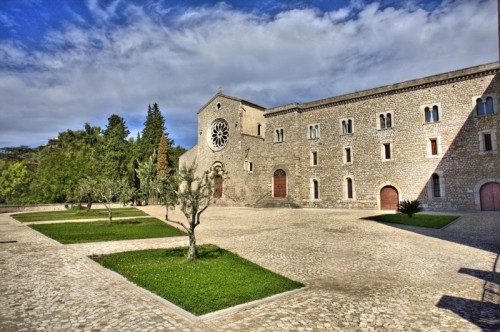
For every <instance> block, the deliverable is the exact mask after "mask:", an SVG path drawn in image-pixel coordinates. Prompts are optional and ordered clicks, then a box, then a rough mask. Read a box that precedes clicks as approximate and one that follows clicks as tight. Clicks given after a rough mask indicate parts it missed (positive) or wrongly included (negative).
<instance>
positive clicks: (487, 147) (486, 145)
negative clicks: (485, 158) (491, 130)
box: [484, 134, 493, 151]
mask: <svg viewBox="0 0 500 332" xmlns="http://www.w3.org/2000/svg"><path fill="white" fill-rule="evenodd" d="M492 150H493V144H492V141H491V134H484V151H492Z"/></svg>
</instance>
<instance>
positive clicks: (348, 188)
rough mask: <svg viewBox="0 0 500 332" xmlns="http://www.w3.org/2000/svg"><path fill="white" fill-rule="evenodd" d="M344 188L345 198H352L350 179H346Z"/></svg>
mask: <svg viewBox="0 0 500 332" xmlns="http://www.w3.org/2000/svg"><path fill="white" fill-rule="evenodd" d="M346 187H347V198H353V194H352V179H351V178H347V179H346Z"/></svg>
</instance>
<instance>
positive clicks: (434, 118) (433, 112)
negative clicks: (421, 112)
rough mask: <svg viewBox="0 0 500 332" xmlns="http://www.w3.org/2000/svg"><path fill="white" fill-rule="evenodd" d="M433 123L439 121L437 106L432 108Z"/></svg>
mask: <svg viewBox="0 0 500 332" xmlns="http://www.w3.org/2000/svg"><path fill="white" fill-rule="evenodd" d="M432 121H433V122H436V121H439V109H438V107H437V106H436V105H434V106H432Z"/></svg>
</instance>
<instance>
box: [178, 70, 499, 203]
mask: <svg viewBox="0 0 500 332" xmlns="http://www.w3.org/2000/svg"><path fill="white" fill-rule="evenodd" d="M499 72H500V63H498V62H497V63H492V64H486V65H481V66H476V67H472V68H467V69H463V70H458V71H453V72H449V73H445V74H439V75H435V76H431V77H426V78H422V79H417V80H412V81H408V82H403V83H398V84H394V85H390V86H384V87H380V88H375V89H370V90H366V91H362V92H356V93H351V94H347V95H342V96H338V97H333V98H327V99H322V100H317V101H313V102H309V103H303V104H297V103H294V104H288V105H283V106H279V107H275V108H270V109H265V108H264V107H260V106H258V105H255V104H253V103H250V102H247V101H245V100H242V99H238V98H234V97H230V96H227V95H225V94H223V93H222V92H219V93H217V94H216V95H215V96H214V97H213V98H212V99H211V100H210V101H209V102H208V103H207V104H206V105H205V106H203V107H202V108H201V109H200V111H199V112H198V144H197V145H196V146H194V147H193V148H191V149H190V150H189V151H188V152H186V154H184V155H183V156H182V157H181V164H189V163H192V162H193V161H194V160H196V163H197V164H198V171H199V172H202V171H204V170H206V169H209V168H210V167H214V166H216V165H220V166H221V167H223V168H224V170H225V171H227V176H228V177H227V178H225V179H224V182H223V195H222V198H221V199H220V200H219V202H221V203H225V204H231V205H250V206H253V205H258V204H259V202H262V201H263V200H265V199H268V198H270V197H273V196H276V194H277V192H275V191H276V190H277V188H276V186H275V183H274V180H275V177H274V175H275V172H276V171H277V170H283V171H284V173H285V174H286V182H285V183H286V189H285V190H286V198H285V199H286V200H287V201H293V202H295V203H296V204H298V205H300V206H309V207H338V208H381V207H384V206H387V205H384V204H386V200H387V197H386V196H384V194H382V195H381V190H382V188H384V187H387V186H390V187H391V188H392V190H396V191H397V200H399V201H401V200H405V199H419V200H420V201H422V202H423V204H424V207H425V208H427V209H430V210H456V209H460V210H463V209H473V210H474V209H476V210H479V209H481V206H482V205H481V204H482V203H481V198H482V197H481V192H480V191H481V188H482V187H483V185H484V184H487V183H491V182H493V183H495V182H496V183H500V154H499V153H498V149H499V148H500V144H499V142H498V141H499V138H500V110H499V105H500V99H499V98H500V73H499ZM478 98H481V101H483V104H481V105H483V106H481V107H483V108H485V109H486V108H487V109H488V110H489V111H490V110H491V106H493V114H484V115H478V110H477V99H478ZM486 104H488V105H486ZM489 111H488V112H489ZM479 112H480V113H481V112H482V110H479ZM219 119H223V120H224V121H225V122H226V123H227V128H228V131H229V135H228V137H227V142H226V143H225V145H223V146H219V147H216V148H214V146H213V144H212V143H211V141H212V134H213V130H211V126H212V124H214V123H215V122H217V121H218V120H219ZM384 127H385V128H384ZM499 186H500V184H499ZM280 190H281V189H280ZM483 194H485V193H483ZM488 199H489V198H488ZM494 199H496V198H494Z"/></svg>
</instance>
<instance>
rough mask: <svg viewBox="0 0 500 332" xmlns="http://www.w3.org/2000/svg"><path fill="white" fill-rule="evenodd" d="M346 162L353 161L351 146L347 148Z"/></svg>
mask: <svg viewBox="0 0 500 332" xmlns="http://www.w3.org/2000/svg"><path fill="white" fill-rule="evenodd" d="M344 151H345V162H346V163H350V162H351V161H352V159H351V148H345V149H344Z"/></svg>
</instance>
